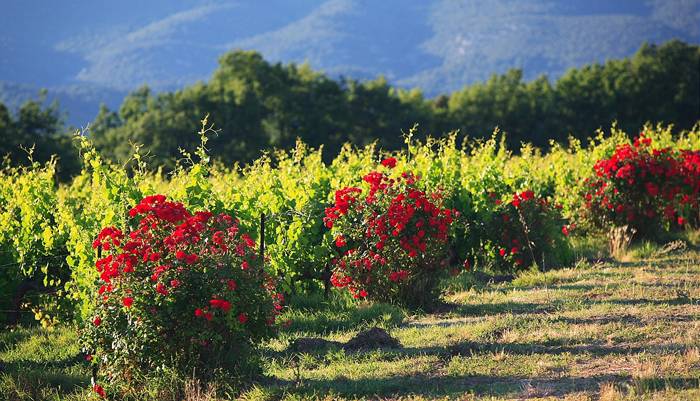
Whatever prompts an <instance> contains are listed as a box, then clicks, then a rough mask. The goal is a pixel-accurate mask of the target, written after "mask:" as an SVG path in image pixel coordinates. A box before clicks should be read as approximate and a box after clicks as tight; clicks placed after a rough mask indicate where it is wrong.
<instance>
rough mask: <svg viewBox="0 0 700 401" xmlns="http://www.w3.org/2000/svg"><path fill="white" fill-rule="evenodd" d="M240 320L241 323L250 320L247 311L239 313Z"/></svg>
mask: <svg viewBox="0 0 700 401" xmlns="http://www.w3.org/2000/svg"><path fill="white" fill-rule="evenodd" d="M238 321H239V322H241V324H245V322H247V321H248V316H247V315H246V314H245V313H240V314H239V315H238Z"/></svg>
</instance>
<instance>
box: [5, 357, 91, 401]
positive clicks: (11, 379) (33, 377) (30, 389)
mask: <svg viewBox="0 0 700 401" xmlns="http://www.w3.org/2000/svg"><path fill="white" fill-rule="evenodd" d="M89 385H90V374H89V372H88V369H87V367H85V368H81V367H80V366H79V365H78V364H77V363H76V362H75V361H74V360H73V359H67V360H60V361H55V362H48V363H42V362H31V361H20V362H4V363H3V368H2V371H0V393H5V394H6V396H7V397H8V398H10V399H12V396H13V394H15V395H18V396H19V394H24V396H28V395H30V394H31V399H44V398H43V395H42V394H44V393H45V392H46V390H47V389H49V390H53V391H55V392H56V393H57V394H58V393H60V394H62V395H69V394H73V393H79V392H81V391H83V390H84V389H85V388H87V387H89ZM24 396H23V397H24ZM20 398H21V399H23V398H22V397H20Z"/></svg>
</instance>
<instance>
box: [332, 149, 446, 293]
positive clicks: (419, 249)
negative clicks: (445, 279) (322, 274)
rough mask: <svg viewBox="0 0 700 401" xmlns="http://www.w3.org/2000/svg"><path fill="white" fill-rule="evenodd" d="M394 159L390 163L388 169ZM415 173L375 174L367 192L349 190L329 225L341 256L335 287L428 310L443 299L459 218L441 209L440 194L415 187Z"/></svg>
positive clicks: (339, 196)
mask: <svg viewBox="0 0 700 401" xmlns="http://www.w3.org/2000/svg"><path fill="white" fill-rule="evenodd" d="M395 163H396V160H395V159H391V158H390V159H385V160H384V161H383V162H382V165H383V166H384V168H386V169H392V168H393V167H394V166H395ZM418 179H419V178H418V177H416V176H414V175H413V174H412V173H410V172H404V173H403V174H402V175H401V176H400V177H397V178H391V177H390V176H389V175H388V174H386V173H383V172H379V171H373V172H370V173H369V174H367V175H365V176H364V178H363V181H364V182H365V183H366V184H367V185H368V186H369V189H368V190H367V191H363V190H362V189H360V188H357V187H346V188H343V189H341V190H338V191H336V192H335V204H334V206H333V207H330V208H328V209H326V217H325V218H324V222H325V224H326V226H327V227H328V228H332V230H333V234H334V238H335V246H336V247H337V248H338V250H339V251H340V253H341V255H340V257H339V258H337V260H335V261H334V270H333V275H332V277H331V281H332V283H333V285H334V286H336V287H340V288H347V289H348V290H349V291H350V293H351V294H352V295H353V296H354V297H355V298H370V299H375V300H382V301H389V302H399V303H403V304H406V305H408V306H412V307H429V306H430V305H431V304H433V303H434V302H435V301H436V300H437V299H438V294H437V293H436V284H437V281H438V279H439V278H440V276H441V274H442V272H444V271H446V267H447V260H446V254H447V252H446V251H447V243H448V231H449V229H450V226H451V225H452V223H453V221H454V217H455V213H454V211H453V210H451V209H446V208H443V207H442V197H441V196H440V195H439V194H438V193H432V194H428V193H426V192H424V191H421V190H419V189H418V188H417V187H416V182H417V180H418Z"/></svg>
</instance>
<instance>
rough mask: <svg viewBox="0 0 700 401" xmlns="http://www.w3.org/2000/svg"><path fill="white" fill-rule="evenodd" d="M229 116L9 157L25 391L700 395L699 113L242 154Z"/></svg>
mask: <svg viewBox="0 0 700 401" xmlns="http://www.w3.org/2000/svg"><path fill="white" fill-rule="evenodd" d="M215 128H216V127H215V126H212V125H209V123H208V122H207V120H206V119H205V120H204V121H203V122H202V129H201V131H200V132H199V138H200V145H199V147H197V148H196V149H183V150H181V158H180V159H179V160H177V161H174V162H173V163H172V165H174V166H175V167H174V168H172V169H169V170H167V171H166V170H163V169H159V168H157V166H150V165H149V158H150V155H149V154H148V153H144V152H143V151H142V148H141V147H139V146H136V145H134V147H133V155H132V157H131V159H130V161H129V162H128V163H127V164H124V165H117V164H115V163H112V162H110V161H109V160H108V159H106V158H103V157H102V156H101V155H100V153H99V152H98V151H97V150H96V149H95V147H94V146H93V144H92V143H91V141H90V139H89V135H77V136H76V138H75V141H76V143H77V145H78V147H79V150H80V156H81V160H82V171H81V172H80V174H79V175H77V176H75V177H74V178H73V179H72V180H71V181H70V182H68V183H60V184H59V183H58V179H57V174H56V161H55V160H52V161H50V162H48V163H45V164H41V163H37V162H33V163H30V165H29V166H26V167H10V166H9V165H8V166H7V167H5V168H4V169H3V170H2V172H1V173H0V205H1V207H0V311H1V313H0V325H2V326H6V327H8V329H7V330H5V331H4V332H3V333H2V335H0V344H2V347H0V393H2V394H7V399H10V400H14V399H18V400H19V399H70V400H72V399H94V398H108V399H164V400H165V399H183V398H184V399H190V400H206V399H231V398H240V397H243V398H247V399H306V398H320V399H335V398H342V399H345V398H347V399H355V398H376V397H389V398H401V397H407V398H411V397H416V398H419V399H422V398H444V397H447V398H455V397H462V396H463V395H464V394H470V395H471V396H473V397H474V398H480V397H484V398H486V399H491V398H494V397H495V398H498V397H505V398H514V397H515V398H537V397H543V398H546V397H555V398H557V397H558V398H561V397H569V398H571V399H592V398H596V399H597V398H600V399H619V398H624V397H628V398H629V399H640V398H645V397H646V398H648V399H668V398H669V397H671V398H674V397H677V398H680V399H697V397H700V393H699V392H698V391H700V390H699V389H700V382H699V381H698V377H700V348H699V347H700V342H699V340H698V339H699V338H700V331H699V330H700V326H698V317H700V309H698V300H699V299H700V279H699V277H700V271H698V266H699V265H700V263H699V262H700V259H699V255H698V251H697V247H698V237H697V230H698V228H700V204H699V203H700V125H696V126H695V128H694V129H692V130H690V131H684V132H682V133H673V130H672V127H670V126H669V127H666V126H661V125H659V126H655V127H653V126H646V127H643V128H642V129H641V132H640V133H638V134H635V135H628V134H627V133H624V132H622V131H620V130H619V129H617V128H616V127H615V126H613V127H612V128H611V129H610V130H609V131H606V132H603V131H599V132H598V133H597V134H596V136H595V137H593V138H592V139H590V140H588V141H586V142H581V141H579V140H576V139H571V140H570V141H569V143H568V144H567V145H561V144H557V143H554V142H553V143H552V144H551V145H550V147H549V148H547V149H538V148H535V147H533V146H532V145H529V144H523V145H522V147H521V148H520V149H517V151H513V150H511V149H508V148H507V146H506V143H507V141H506V137H505V135H502V134H500V133H499V132H498V131H496V132H495V133H494V134H493V136H492V137H491V138H490V139H488V140H469V139H467V140H465V141H464V142H462V143H458V142H457V136H456V135H453V136H446V137H444V138H441V139H430V138H429V139H427V140H425V141H418V140H415V139H414V138H413V130H410V131H408V132H406V133H405V134H404V141H405V146H404V147H403V148H402V150H400V151H395V152H386V151H383V150H381V149H379V148H378V147H377V146H376V145H369V146H366V147H362V148H355V147H352V146H350V145H345V146H344V147H343V148H342V150H341V151H340V153H339V154H338V155H337V156H336V157H335V158H334V159H333V160H332V161H330V162H327V161H324V160H327V159H325V158H324V154H323V149H322V148H321V149H314V148H312V147H309V146H308V145H306V144H304V143H302V142H298V143H297V144H296V147H295V148H294V149H292V150H289V151H281V150H280V151H273V152H269V153H267V154H265V155H264V156H263V157H261V158H259V159H258V160H256V161H254V162H253V163H251V164H249V165H245V166H239V165H234V166H225V165H222V164H220V163H219V162H215V161H212V160H210V154H211V152H210V151H209V149H208V148H207V144H208V142H209V140H210V138H212V137H213V136H215V135H216V129H215ZM29 157H30V158H31V153H30V155H29ZM373 327H379V328H381V329H383V330H386V332H384V331H377V330H375V331H369V332H368V333H370V334H371V333H375V334H376V336H375V337H377V338H375V337H371V336H370V337H371V338H369V340H367V338H365V337H362V334H363V330H365V329H371V328H373ZM358 333H359V334H360V336H359V337H355V335H357V334H358ZM365 334H366V333H365ZM389 335H390V336H389ZM382 336H386V338H385V337H382ZM358 338H359V339H360V340H362V339H363V338H364V339H365V340H367V344H365V343H362V342H361V341H360V344H359V345H357V343H358V341H359V340H358V341H356V340H357V339H358ZM379 340H381V341H379ZM363 341H364V340H363ZM373 341H374V342H379V345H376V346H375V345H373V344H374V343H373ZM605 397H607V398H605Z"/></svg>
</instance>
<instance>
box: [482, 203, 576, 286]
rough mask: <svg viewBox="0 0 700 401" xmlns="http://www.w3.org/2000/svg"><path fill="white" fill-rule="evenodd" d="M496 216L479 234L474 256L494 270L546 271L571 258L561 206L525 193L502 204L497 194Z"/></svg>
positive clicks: (493, 215)
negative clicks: (480, 239)
mask: <svg viewBox="0 0 700 401" xmlns="http://www.w3.org/2000/svg"><path fill="white" fill-rule="evenodd" d="M491 197H492V199H493V203H494V209H493V214H492V215H491V218H490V219H489V220H487V221H486V222H485V223H484V224H483V226H482V229H481V230H482V231H481V232H480V233H479V234H480V236H481V238H482V244H481V247H479V248H478V249H474V250H472V253H473V257H474V258H475V259H477V260H479V259H480V260H481V261H483V262H486V263H487V264H490V265H491V266H492V267H493V268H494V269H495V270H497V271H499V272H504V273H510V272H514V271H517V270H524V269H527V268H529V267H530V266H533V265H537V266H538V267H539V268H540V269H546V268H547V267H551V266H552V265H558V264H561V263H565V262H567V261H568V259H569V258H570V253H571V252H570V246H569V242H568V241H567V239H566V237H567V236H568V235H569V232H570V231H571V230H572V228H573V227H572V226H571V225H567V224H565V220H564V219H563V218H562V216H561V211H560V209H561V207H560V206H553V205H552V204H551V203H550V202H549V201H548V200H547V199H545V198H542V197H539V196H537V195H535V193H534V192H533V191H531V190H525V191H522V192H519V193H515V194H513V195H512V198H511V199H510V200H509V201H507V202H503V201H502V200H501V199H500V198H499V197H498V196H497V195H496V194H495V193H492V194H491Z"/></svg>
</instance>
